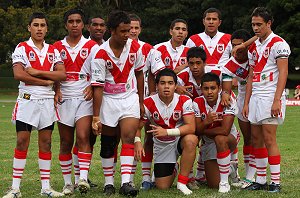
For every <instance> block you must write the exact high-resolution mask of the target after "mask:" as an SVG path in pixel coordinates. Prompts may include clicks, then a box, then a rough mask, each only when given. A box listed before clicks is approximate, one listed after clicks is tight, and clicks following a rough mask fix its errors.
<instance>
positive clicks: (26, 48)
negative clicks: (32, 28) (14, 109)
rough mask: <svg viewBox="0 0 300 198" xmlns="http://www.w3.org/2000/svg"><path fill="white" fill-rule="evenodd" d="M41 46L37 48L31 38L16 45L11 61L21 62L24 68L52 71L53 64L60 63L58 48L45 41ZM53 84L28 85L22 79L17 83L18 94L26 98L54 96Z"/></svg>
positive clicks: (14, 62)
mask: <svg viewBox="0 0 300 198" xmlns="http://www.w3.org/2000/svg"><path fill="white" fill-rule="evenodd" d="M43 45H44V46H43V48H42V49H41V50H40V49H39V48H37V47H36V46H35V45H34V43H33V41H32V39H31V38H29V40H28V41H25V42H21V43H19V44H18V45H17V47H16V49H15V51H14V53H13V54H12V63H13V65H14V64H16V63H21V64H22V65H23V67H24V68H28V67H32V68H34V69H37V70H43V71H53V69H54V67H55V64H57V63H59V62H60V63H62V61H61V59H60V56H59V52H58V50H57V49H56V48H55V47H54V46H53V45H49V44H47V43H45V42H44V43H43ZM54 94H55V93H54V91H53V86H52V85H50V86H38V85H28V84H26V83H24V82H22V81H20V84H19V96H20V97H27V99H42V98H54Z"/></svg>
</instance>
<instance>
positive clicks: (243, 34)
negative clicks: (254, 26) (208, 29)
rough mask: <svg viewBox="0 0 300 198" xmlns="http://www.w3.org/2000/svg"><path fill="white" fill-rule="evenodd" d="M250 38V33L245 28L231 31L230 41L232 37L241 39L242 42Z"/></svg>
mask: <svg viewBox="0 0 300 198" xmlns="http://www.w3.org/2000/svg"><path fill="white" fill-rule="evenodd" d="M250 38H251V34H250V33H249V32H248V31H247V30H245V29H239V30H236V31H234V32H233V33H232V35H231V41H232V40H233V39H242V40H243V41H244V42H245V41H248V40H249V39H250Z"/></svg>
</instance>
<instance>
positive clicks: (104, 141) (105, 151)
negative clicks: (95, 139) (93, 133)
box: [100, 135, 117, 158]
mask: <svg viewBox="0 0 300 198" xmlns="http://www.w3.org/2000/svg"><path fill="white" fill-rule="evenodd" d="M116 145H117V138H116V137H115V136H107V135H101V151H100V156H101V157H102V158H111V157H113V156H114V151H115V147H116Z"/></svg>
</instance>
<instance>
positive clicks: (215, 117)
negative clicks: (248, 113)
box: [203, 112, 223, 126]
mask: <svg viewBox="0 0 300 198" xmlns="http://www.w3.org/2000/svg"><path fill="white" fill-rule="evenodd" d="M222 120H223V118H222V116H220V115H219V114H218V113H216V112H208V114H207V116H206V119H205V120H203V122H204V124H205V125H206V126H207V125H210V124H213V123H214V122H218V121H222Z"/></svg>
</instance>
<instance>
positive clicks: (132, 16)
mask: <svg viewBox="0 0 300 198" xmlns="http://www.w3.org/2000/svg"><path fill="white" fill-rule="evenodd" d="M129 18H130V21H138V22H139V23H140V26H142V20H141V18H140V17H139V16H138V15H136V14H134V13H132V14H129Z"/></svg>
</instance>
